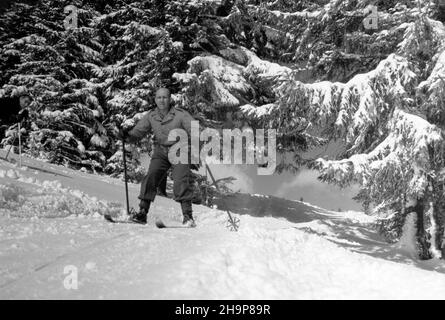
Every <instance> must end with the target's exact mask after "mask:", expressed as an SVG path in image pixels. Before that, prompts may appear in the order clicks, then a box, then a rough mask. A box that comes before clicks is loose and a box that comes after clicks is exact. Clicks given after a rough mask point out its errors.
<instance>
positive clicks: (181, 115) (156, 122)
mask: <svg viewBox="0 0 445 320" xmlns="http://www.w3.org/2000/svg"><path fill="white" fill-rule="evenodd" d="M193 120H194V119H193V117H192V116H191V115H190V113H188V112H187V111H185V110H184V109H181V108H174V107H172V108H170V111H169V112H168V113H167V114H166V115H165V116H163V115H162V113H161V112H160V111H159V109H158V108H155V109H152V110H150V111H149V112H148V113H147V114H146V115H145V116H144V117H143V118H142V119H141V120H139V122H138V123H137V124H136V126H135V127H134V128H133V129H132V130H130V132H129V133H128V135H129V140H130V141H136V140H140V139H142V138H143V137H144V136H146V135H147V134H148V133H150V132H151V131H153V135H154V144H155V145H161V146H171V145H173V144H175V143H176V142H175V141H168V134H169V133H170V131H171V130H173V129H184V130H185V131H186V132H187V135H188V138H189V140H190V138H191V122H192V121H193Z"/></svg>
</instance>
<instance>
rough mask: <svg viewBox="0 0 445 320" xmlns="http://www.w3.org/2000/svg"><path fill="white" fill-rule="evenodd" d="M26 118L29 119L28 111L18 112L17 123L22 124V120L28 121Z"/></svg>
mask: <svg viewBox="0 0 445 320" xmlns="http://www.w3.org/2000/svg"><path fill="white" fill-rule="evenodd" d="M28 117H29V111H28V109H23V110H20V112H19V114H18V115H17V122H22V121H23V120H24V119H28Z"/></svg>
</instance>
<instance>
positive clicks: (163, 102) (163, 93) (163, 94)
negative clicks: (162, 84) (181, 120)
mask: <svg viewBox="0 0 445 320" xmlns="http://www.w3.org/2000/svg"><path fill="white" fill-rule="evenodd" d="M155 102H156V105H157V106H158V108H159V109H161V110H162V111H164V110H168V109H170V91H168V89H164V88H162V89H159V90H158V91H156V97H155Z"/></svg>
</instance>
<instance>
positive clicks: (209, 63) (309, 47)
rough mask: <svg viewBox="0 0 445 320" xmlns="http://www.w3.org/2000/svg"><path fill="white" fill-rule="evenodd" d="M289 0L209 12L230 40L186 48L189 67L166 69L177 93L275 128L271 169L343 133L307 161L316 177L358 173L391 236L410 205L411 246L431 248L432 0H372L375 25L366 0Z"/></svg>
mask: <svg viewBox="0 0 445 320" xmlns="http://www.w3.org/2000/svg"><path fill="white" fill-rule="evenodd" d="M286 4H287V3H286V1H274V2H269V1H261V2H259V1H236V2H230V3H229V5H228V8H226V9H227V10H226V11H225V15H223V16H221V17H218V18H217V19H216V21H217V22H218V24H219V25H220V26H221V27H222V28H223V30H225V34H226V36H227V39H229V41H230V42H231V45H230V46H228V47H226V48H219V50H217V52H209V53H208V54H207V55H201V56H198V57H195V58H193V59H192V60H190V61H189V62H188V64H189V68H188V70H187V73H178V74H175V77H176V78H177V79H178V80H180V81H181V82H182V83H183V85H184V89H183V91H182V101H184V102H185V104H187V103H188V104H191V103H193V104H195V105H200V103H201V105H200V106H202V108H203V109H210V108H211V107H213V108H217V109H218V110H226V109H232V110H237V109H239V108H240V109H241V110H243V112H244V113H245V114H246V116H247V117H248V120H249V121H250V122H251V124H252V125H253V126H254V127H255V126H261V127H274V128H277V129H278V135H279V138H278V141H277V142H278V147H279V151H280V152H281V157H280V158H281V160H282V161H281V163H280V166H279V170H283V169H287V170H298V168H299V167H300V165H301V164H302V163H305V162H306V163H308V162H309V163H310V159H307V160H309V161H305V160H304V159H302V158H301V156H299V154H300V153H301V151H303V150H306V149H307V148H310V147H313V146H318V145H320V144H323V143H327V142H328V141H333V140H336V141H339V140H340V141H343V143H344V146H345V148H346V151H345V152H344V153H343V154H341V155H339V159H337V160H327V159H319V160H318V161H314V162H313V163H312V165H313V166H314V167H316V168H318V169H319V170H320V172H321V177H320V178H321V179H322V180H324V181H327V182H331V183H337V184H338V185H340V186H347V185H349V184H351V183H359V184H360V185H361V187H362V189H361V191H360V192H359V194H358V195H357V199H358V200H360V201H362V203H363V204H364V205H365V206H366V207H368V208H369V210H367V211H368V212H375V213H378V214H380V215H382V217H385V219H382V231H385V232H386V234H388V235H391V236H392V237H393V239H397V238H399V237H400V234H401V231H402V226H403V222H404V219H405V217H406V214H407V211H414V212H416V214H417V219H416V221H417V230H418V233H417V240H418V247H419V255H420V257H421V258H429V257H431V256H434V257H439V256H440V248H441V246H442V244H443V239H444V234H443V228H444V224H443V214H444V207H443V198H444V194H443V158H444V154H443V144H444V136H443V134H444V132H443V123H444V121H443V112H444V111H443V110H444V108H443V103H442V101H440V97H441V94H442V92H443V83H442V82H441V81H439V80H441V79H442V78H443V77H442V74H441V73H442V72H444V71H443V70H444V69H443V60H442V59H443V58H442V55H441V53H442V52H443V49H444V48H443V30H444V27H443V25H442V23H441V22H439V21H437V20H434V18H435V17H437V16H438V14H439V12H440V7H439V6H438V3H437V2H436V3H433V2H428V1H420V2H419V1H397V2H396V1H394V2H384V3H383V2H379V3H378V28H377V29H376V30H374V29H371V30H369V29H367V28H365V27H364V24H363V19H365V18H366V17H367V15H368V14H369V12H368V11H367V10H369V9H370V7H369V5H370V4H371V3H370V2H369V1H329V2H327V1H323V2H319V3H315V2H311V3H307V2H298V4H295V5H296V6H297V7H298V6H300V7H298V8H297V7H296V8H292V7H287V8H290V9H288V11H287V9H286ZM228 30H229V31H228ZM230 30H231V31H230ZM290 30H292V32H290ZM277 39H278V41H277ZM274 40H275V41H274ZM294 42H295V43H296V44H295V45H296V47H298V48H300V49H299V50H298V53H296V54H295V56H293V55H292V53H295V52H296V50H295V47H293V43H294ZM280 44H284V46H285V47H287V48H291V49H290V51H291V52H289V53H290V54H286V52H285V51H286V50H285V49H283V48H281V47H280ZM274 50H277V52H281V55H276V54H274ZM214 115H215V117H217V116H218V113H214ZM215 120H217V119H215ZM430 208H433V209H434V210H433V209H431V210H430ZM371 209H372V211H371Z"/></svg>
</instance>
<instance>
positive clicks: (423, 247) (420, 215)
mask: <svg viewBox="0 0 445 320" xmlns="http://www.w3.org/2000/svg"><path fill="white" fill-rule="evenodd" d="M424 201H425V199H424V198H418V199H417V203H416V205H415V206H414V212H415V213H416V215H417V234H416V236H417V246H418V250H419V258H420V259H421V260H427V259H431V253H430V251H429V247H430V244H429V243H428V239H427V234H426V232H425V225H424V220H425V219H424V211H425V203H424Z"/></svg>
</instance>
